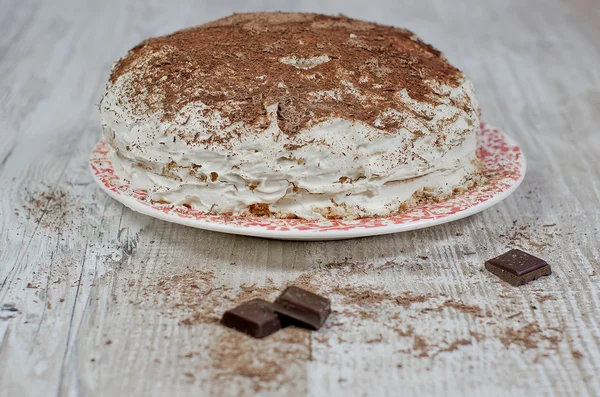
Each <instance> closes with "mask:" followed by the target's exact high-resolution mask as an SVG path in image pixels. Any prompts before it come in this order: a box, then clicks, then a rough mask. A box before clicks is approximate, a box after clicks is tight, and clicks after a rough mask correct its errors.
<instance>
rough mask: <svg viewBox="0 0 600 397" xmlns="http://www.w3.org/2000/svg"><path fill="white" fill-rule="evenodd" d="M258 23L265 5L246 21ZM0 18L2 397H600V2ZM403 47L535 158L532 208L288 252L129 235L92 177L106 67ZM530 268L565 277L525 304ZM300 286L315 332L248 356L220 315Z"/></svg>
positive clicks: (239, 4)
mask: <svg viewBox="0 0 600 397" xmlns="http://www.w3.org/2000/svg"><path fill="white" fill-rule="evenodd" d="M251 3H254V4H251ZM291 3H292V2H289V3H288V2H285V4H284V2H282V1H271V0H265V1H257V2H250V1H249V2H244V1H241V0H221V1H214V2H213V1H208V0H207V1H198V0H194V1H192V0H190V1H179V2H174V1H160V0H148V1H136V0H130V1H123V0H110V1H109V0H104V1H93V0H81V1H75V0H52V1H44V0H18V1H17V0H0V142H1V143H0V396H8V397H12V396H55V395H56V396H117V395H122V396H188V395H189V396H192V395H193V396H198V395H231V396H237V395H252V394H253V393H260V394H264V395H283V394H286V395H288V396H308V395H309V396H319V397H320V396H352V395H373V396H385V395H390V396H391V395H415V396H416V395H418V396H422V395H444V396H448V395H475V396H481V395H484V396H486V397H490V396H513V395H515V396H516V395H522V396H532V395H552V396H574V395H578V396H592V395H600V376H599V375H598V374H599V373H600V242H599V237H598V235H599V232H600V230H599V227H600V166H599V159H598V158H599V156H600V130H599V127H598V125H599V124H600V67H598V65H600V44H599V43H600V2H598V1H594V0H570V1H568V0H564V1H559V0H528V1H521V0H504V1H491V0H490V1H481V0H461V1H443V0H437V1H421V0H412V1H411V0H403V1H395V0H388V1H383V0H382V1H377V0H371V1H369V2H359V1H350V0H348V1H342V0H338V1H330V2H325V1H319V0H301V1H300V0H299V1H296V2H295V4H296V5H295V6H292V4H291ZM265 9H266V10H278V9H284V10H292V9H294V10H303V11H317V12H323V13H339V12H342V13H344V14H346V15H349V16H352V17H358V18H364V19H369V20H373V21H377V22H381V23H386V24H395V25H399V26H405V27H408V28H409V29H411V30H413V31H415V32H417V33H418V34H419V35H420V36H422V37H423V39H425V40H426V41H428V42H430V43H433V44H434V45H435V46H436V47H438V48H440V49H442V50H443V51H444V52H445V53H446V55H447V56H448V58H449V59H450V60H451V61H452V62H454V63H455V64H456V65H458V66H459V67H460V68H461V69H463V70H464V71H466V73H467V74H468V75H469V76H470V77H471V78H472V80H473V81H474V83H475V87H476V89H477V91H478V95H479V99H480V102H481V107H482V111H483V116H484V119H485V120H487V121H489V122H491V123H493V124H495V125H497V126H499V127H501V128H502V129H504V130H505V131H507V132H508V133H509V134H510V135H512V136H513V137H515V138H516V139H517V140H518V141H519V142H520V143H521V145H522V148H523V150H524V152H525V153H526V156H527V158H528V161H529V170H528V175H527V177H526V179H525V182H524V183H523V185H522V186H521V188H519V190H518V191H517V192H516V193H515V194H514V195H512V196H511V197H510V198H508V199H507V200H506V201H504V202H503V203H501V204H499V205H497V206H495V207H494V208H491V209H489V210H487V211H485V212H483V213H481V214H479V215H476V216H473V217H470V218H468V219H465V220H462V221H458V222H454V223H451V224H447V225H443V226H439V227H434V228H430V229H425V230H419V231H415V232H407V233H401V234H394V235H387V236H380V237H373V238H363V239H356V240H348V241H339V242H320V243H311V242H282V241H269V240H262V239H255V238H249V237H240V236H233V235H225V234H219V233H214V232H207V231H202V230H195V229H191V228H186V227H183V226H178V225H174V224H170V223H166V222H162V221H158V220H154V219H152V218H149V217H146V216H142V215H139V214H136V213H134V212H132V211H130V210H128V209H126V208H124V207H123V206H122V205H121V204H119V203H117V202H116V201H114V200H112V199H110V198H108V197H107V196H106V195H105V194H104V193H102V192H101V191H100V189H99V187H98V186H96V184H95V183H94V182H93V181H92V178H91V176H90V174H89V171H88V165H87V159H88V155H89V152H90V150H91V148H92V146H93V145H94V143H95V142H96V141H97V140H98V138H99V136H100V120H99V114H98V108H97V104H98V101H99V99H100V97H101V95H102V92H103V89H104V86H105V83H106V81H107V78H108V74H109V71H110V67H111V64H112V62H113V61H114V60H116V59H117V58H118V57H120V56H121V55H123V54H124V53H125V51H126V50H127V49H129V48H131V47H132V46H134V45H135V44H137V43H138V42H139V41H141V40H142V39H144V38H146V37H149V36H155V35H159V34H164V33H168V32H172V31H174V30H177V29H179V28H182V27H186V26H192V25H195V24H200V23H203V22H205V21H208V20H211V19H215V18H217V17H221V16H225V15H228V14H230V13H231V12H233V11H251V10H265ZM507 247H521V248H523V249H525V250H527V251H529V252H532V253H534V254H537V255H539V256H541V257H543V258H545V259H547V261H548V262H549V263H551V265H552V267H553V271H554V274H553V275H552V276H551V277H547V278H544V279H541V280H538V281H536V282H534V283H532V284H530V285H528V286H524V287H521V288H513V287H510V286H508V285H507V284H505V283H503V282H500V281H499V280H498V279H497V278H496V277H494V276H493V275H491V274H489V273H488V272H487V271H483V270H482V268H483V262H484V261H485V260H486V259H488V258H491V257H493V256H495V255H497V254H500V253H502V252H503V251H505V250H506V249H507ZM288 283H295V284H298V285H307V286H311V287H312V288H315V289H317V290H319V291H320V292H322V293H323V294H326V295H328V296H330V297H331V298H332V301H333V307H334V309H335V312H334V313H333V314H332V316H331V317H330V319H329V320H328V322H327V325H326V326H325V327H324V328H323V329H321V330H320V331H318V332H312V333H310V332H308V331H303V330H300V329H297V328H288V329H286V330H284V331H281V332H279V333H277V334H276V335H274V336H272V337H269V338H267V339H265V340H260V341H257V340H252V339H250V338H248V337H245V336H244V335H241V334H238V333H235V332H233V331H230V330H228V329H225V328H223V327H221V326H219V325H218V324H217V323H216V322H215V321H216V319H218V317H219V315H220V314H221V313H222V312H223V310H225V309H227V308H230V307H232V306H234V305H235V304H236V302H240V301H242V300H244V299H248V298H249V297H252V296H263V297H268V298H272V297H274V296H276V295H277V292H278V291H279V290H281V288H282V286H284V285H286V284H288Z"/></svg>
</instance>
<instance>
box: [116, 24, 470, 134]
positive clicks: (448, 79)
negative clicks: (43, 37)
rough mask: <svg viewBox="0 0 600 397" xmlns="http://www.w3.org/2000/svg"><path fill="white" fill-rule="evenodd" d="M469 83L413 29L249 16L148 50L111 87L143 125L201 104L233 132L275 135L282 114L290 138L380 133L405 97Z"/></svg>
mask: <svg viewBox="0 0 600 397" xmlns="http://www.w3.org/2000/svg"><path fill="white" fill-rule="evenodd" d="M463 77H464V76H463V75H462V73H461V72H460V71H459V70H458V69H456V68H455V67H454V66H452V65H451V64H450V63H449V62H448V61H447V60H446V59H445V58H444V56H443V55H442V54H441V53H440V52H439V51H438V50H436V49H435V48H433V47H432V46H430V45H428V44H425V43H423V42H422V41H420V40H419V39H418V38H417V37H416V36H415V35H414V34H413V33H412V32H410V31H408V30H405V29H400V28H395V27H390V26H383V25H379V24H376V23H370V22H364V21H360V20H355V19H351V18H347V17H345V16H341V15H340V16H326V15H320V14H301V13H250V14H234V15H232V16H229V17H226V18H223V19H219V20H216V21H213V22H210V23H207V24H204V25H201V26H198V27H193V28H189V29H184V30H181V31H178V32H175V33H173V34H170V35H167V36H162V37H157V38H152V39H148V40H145V41H144V42H142V43H140V44H139V45H137V46H136V47H134V48H133V49H131V50H130V51H129V52H128V54H127V55H126V56H125V57H123V58H122V59H121V60H119V61H118V62H117V63H116V64H115V66H114V68H113V71H112V74H111V77H110V82H109V87H110V86H111V85H112V86H115V85H119V86H120V87H121V89H122V90H123V91H122V92H121V96H122V97H124V98H123V100H126V101H128V102H129V105H130V109H131V112H132V113H133V115H134V116H137V117H143V116H146V115H151V114H152V115H160V118H161V119H162V120H173V119H175V118H176V116H178V115H180V113H181V112H182V109H184V108H185V107H186V106H187V105H190V104H193V103H197V102H201V103H202V104H203V106H204V107H203V109H205V110H206V111H215V110H217V111H219V112H220V114H221V115H223V116H224V117H227V118H228V119H229V120H230V122H231V123H235V122H245V123H247V124H251V125H255V126H257V127H261V124H262V126H263V127H264V128H266V127H267V118H266V117H265V115H266V112H267V110H266V107H268V106H270V105H274V104H277V105H278V107H277V118H278V124H279V127H280V129H281V131H282V132H283V133H286V134H295V133H297V132H299V131H300V130H301V129H303V128H304V127H306V125H307V124H309V123H312V122H318V121H320V120H325V119H327V118H330V117H341V118H345V119H348V120H352V121H362V122H365V123H368V124H370V125H376V126H377V123H375V120H376V119H377V117H379V116H380V115H381V114H382V112H383V111H385V110H386V109H399V108H404V107H405V105H403V101H402V100H401V98H400V95H401V94H400V93H401V92H404V91H403V90H406V91H405V93H406V94H408V96H410V98H411V99H413V100H415V101H419V102H426V103H431V104H436V103H438V102H439V99H440V97H441V96H443V95H445V94H444V93H443V90H440V89H439V88H438V87H439V85H446V86H450V87H458V86H459V85H460V84H461V81H462V79H463ZM121 80H122V81H121ZM456 106H458V107H460V108H464V107H465V106H469V105H468V104H460V103H457V104H456ZM398 126H399V122H396V123H395V122H388V123H380V124H379V125H378V126H377V128H380V129H390V130H391V129H396V128H397V127H398Z"/></svg>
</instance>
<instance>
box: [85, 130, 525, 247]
mask: <svg viewBox="0 0 600 397" xmlns="http://www.w3.org/2000/svg"><path fill="white" fill-rule="evenodd" d="M485 125H486V126H487V127H488V128H495V127H494V126H492V125H491V124H489V123H485ZM497 130H498V131H499V132H500V133H501V134H502V136H503V137H504V139H505V140H506V143H507V144H508V145H510V146H514V147H517V148H519V151H520V154H521V156H520V160H521V161H520V163H521V164H520V165H521V167H520V172H521V174H520V176H519V178H518V179H517V180H515V181H514V182H513V183H512V184H511V185H510V186H509V187H508V188H507V189H506V190H504V191H502V192H499V193H496V194H494V195H493V196H492V197H490V198H489V199H487V200H485V201H483V202H480V203H478V204H475V205H474V206H472V207H469V208H466V209H464V210H460V211H457V212H455V213H453V214H449V215H447V216H445V217H442V218H435V219H423V220H419V221H413V222H406V223H401V224H390V225H383V226H378V227H373V228H365V227H360V226H357V227H353V228H351V229H348V230H327V231H320V230H314V229H308V230H286V231H281V230H268V229H265V228H264V227H263V226H257V225H252V226H243V227H242V226H236V225H232V224H224V223H213V222H207V221H206V220H202V219H195V218H183V217H179V216H177V215H176V214H172V213H167V212H164V211H159V210H156V209H153V208H152V207H151V206H148V205H144V204H141V203H139V202H138V200H137V199H136V198H135V197H132V196H130V195H127V194H124V193H118V192H115V191H112V190H111V189H109V188H108V187H107V186H105V185H104V183H102V181H101V180H100V178H98V177H97V175H96V174H95V173H94V169H93V167H92V161H91V160H92V158H91V157H92V156H93V151H94V149H92V153H91V154H90V159H89V161H88V167H89V170H90V172H91V174H92V178H93V179H94V181H95V182H96V183H97V184H98V185H100V188H101V189H102V190H103V191H104V192H105V193H107V194H108V195H109V196H110V197H111V198H113V199H115V200H116V201H118V202H120V203H121V204H123V205H124V206H126V207H127V208H129V209H130V210H132V211H135V212H138V213H141V214H143V215H147V216H151V217H153V218H156V219H160V220H163V221H166V222H171V223H177V224H180V225H184V226H189V227H194V228H197V229H203V230H210V231H214V232H221V233H227V234H237V235H243V236H251V237H259V238H266V239H275V240H288V241H292V240H296V241H326V240H346V239H352V238H360V237H371V236H380V235H383V234H393V233H401V232H407V231H412V230H419V229H424V228H428V227H432V226H438V225H441V224H444V223H450V222H454V221H457V220H460V219H464V218H467V217H469V216H472V215H475V214H478V213H480V212H482V211H485V210H486V209H488V208H491V207H493V206H494V205H496V204H498V203H500V202H501V201H503V200H505V199H506V198H507V197H508V196H510V195H511V194H513V193H514V192H515V191H516V190H517V188H518V187H519V186H520V185H521V183H522V182H523V180H524V179H525V174H526V173H527V160H526V158H525V154H524V153H523V150H522V149H521V146H520V145H519V144H518V142H517V141H516V140H515V139H514V138H513V137H511V136H510V135H507V134H506V133H505V132H504V131H503V130H500V129H497ZM102 139H103V138H101V139H100V140H99V141H98V142H96V144H95V145H94V148H95V147H96V146H97V145H98V143H100V141H102ZM383 218H384V219H385V217H383Z"/></svg>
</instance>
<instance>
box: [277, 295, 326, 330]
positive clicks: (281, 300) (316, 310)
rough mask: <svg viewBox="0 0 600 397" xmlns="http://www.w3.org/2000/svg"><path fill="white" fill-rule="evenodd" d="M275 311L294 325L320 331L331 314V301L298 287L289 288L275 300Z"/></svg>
mask: <svg viewBox="0 0 600 397" xmlns="http://www.w3.org/2000/svg"><path fill="white" fill-rule="evenodd" d="M273 308H274V310H275V311H276V312H277V313H278V314H280V315H281V316H282V317H283V318H284V319H285V320H287V321H289V322H290V323H292V324H296V325H300V326H303V327H307V328H311V329H319V328H321V326H322V325H323V323H324V322H325V320H326V319H327V316H329V313H331V303H330V301H329V299H327V298H324V297H322V296H320V295H317V294H313V293H312V292H309V291H306V290H303V289H301V288H298V287H294V286H291V287H287V288H286V289H285V291H283V292H282V293H281V295H279V297H278V298H277V299H276V300H275V304H274V306H273Z"/></svg>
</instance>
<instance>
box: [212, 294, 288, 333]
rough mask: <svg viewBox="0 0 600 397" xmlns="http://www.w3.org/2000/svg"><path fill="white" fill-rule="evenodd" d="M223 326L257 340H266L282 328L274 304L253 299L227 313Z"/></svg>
mask: <svg viewBox="0 0 600 397" xmlns="http://www.w3.org/2000/svg"><path fill="white" fill-rule="evenodd" d="M221 324H223V325H224V326H226V327H229V328H233V329H236V330H238V331H240V332H243V333H245V334H248V335H250V336H253V337H255V338H264V337H265V336H269V335H271V334H272V333H275V332H277V331H279V330H280V329H281V328H282V325H281V320H280V319H279V316H278V315H277V314H276V313H275V312H274V311H273V304H272V303H270V302H267V301H264V300H262V299H253V300H251V301H248V302H245V303H242V304H241V305H239V306H238V307H236V308H234V309H231V310H228V311H226V312H225V314H223V318H221Z"/></svg>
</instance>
